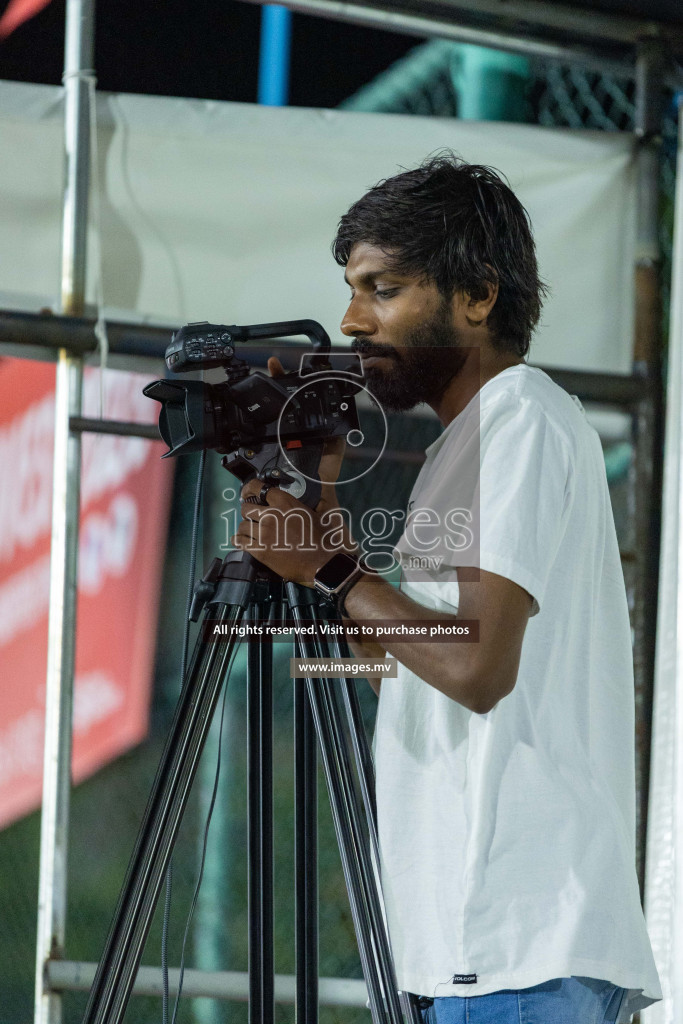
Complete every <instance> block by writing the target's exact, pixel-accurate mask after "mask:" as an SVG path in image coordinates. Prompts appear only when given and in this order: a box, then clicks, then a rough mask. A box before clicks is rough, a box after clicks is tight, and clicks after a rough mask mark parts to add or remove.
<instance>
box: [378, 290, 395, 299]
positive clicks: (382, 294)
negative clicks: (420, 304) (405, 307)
mask: <svg viewBox="0 0 683 1024" xmlns="http://www.w3.org/2000/svg"><path fill="white" fill-rule="evenodd" d="M397 291H398V288H376V289H375V295H376V296H377V297H378V298H380V299H390V298H391V296H392V295H396V293H397Z"/></svg>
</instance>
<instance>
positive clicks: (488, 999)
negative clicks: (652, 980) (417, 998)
mask: <svg viewBox="0 0 683 1024" xmlns="http://www.w3.org/2000/svg"><path fill="white" fill-rule="evenodd" d="M623 995H624V989H623V988H618V987H617V986H616V985H612V984H611V983H610V982H608V981H594V980H593V979H592V978H557V979H555V980H554V981H546V982H544V983H543V984H542V985H536V986H535V987H534V988H524V989H519V991H517V990H514V991H513V990H511V989H510V990H505V991H502V992H491V993H490V994H489V995H484V996H466V997H462V998H461V997H460V996H444V997H442V998H436V999H434V1001H433V1002H432V1003H431V1005H426V1006H425V1007H424V1009H423V1010H422V1020H423V1021H424V1024H608V1022H612V1021H616V1019H617V1016H618V1014H619V1008H620V1006H621V1003H622V998H623ZM426 1002H427V1000H424V999H423V1000H422V1003H423V1004H425V1003H426Z"/></svg>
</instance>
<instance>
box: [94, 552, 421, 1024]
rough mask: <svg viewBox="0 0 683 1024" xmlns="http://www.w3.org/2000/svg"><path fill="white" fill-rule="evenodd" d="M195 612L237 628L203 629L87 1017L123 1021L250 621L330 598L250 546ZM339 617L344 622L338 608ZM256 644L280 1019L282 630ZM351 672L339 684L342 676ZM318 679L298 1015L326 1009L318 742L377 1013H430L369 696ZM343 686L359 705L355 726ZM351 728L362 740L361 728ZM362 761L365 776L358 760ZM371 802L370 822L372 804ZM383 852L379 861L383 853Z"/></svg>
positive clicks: (253, 934)
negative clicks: (276, 898) (386, 887)
mask: <svg viewBox="0 0 683 1024" xmlns="http://www.w3.org/2000/svg"><path fill="white" fill-rule="evenodd" d="M197 590H198V594H197V600H196V602H195V607H194V610H193V611H194V616H195V618H196V617H197V615H198V614H199V611H200V609H201V607H202V606H205V616H206V617H205V621H204V623H203V627H204V629H206V628H207V621H211V622H212V623H216V624H218V625H219V626H220V627H222V628H223V629H224V630H225V632H224V633H221V634H220V637H221V638H220V639H218V640H216V641H208V640H207V639H206V638H205V636H203V635H202V634H200V636H199V638H198V640H197V644H196V646H195V649H194V652H193V655H192V660H191V662H190V666H189V669H188V672H187V676H186V678H185V681H184V683H183V687H182V691H181V694H180V698H179V701H178V705H177V708H176V712H175V716H174V719H173V724H172V726H171V731H170V734H169V736H168V739H167V742H166V747H165V749H164V753H163V755H162V758H161V762H160V764H159V768H158V770H157V774H156V778H155V781H154V785H153V787H152V792H151V794H150V797H149V801H148V804H147V808H146V810H145V814H144V818H143V821H142V825H141V827H140V831H139V833H138V837H137V840H136V843H135V847H134V850H133V854H132V857H131V861H130V864H129V866H128V871H127V874H126V878H125V881H124V884H123V887H122V889H121V893H120V896H119V901H118V905H117V908H116V911H115V914H114V918H113V921H112V924H111V927H110V930H109V935H108V938H107V941H106V944H105V948H104V951H103V954H102V957H101V959H100V962H99V965H98V968H97V973H96V975H95V980H94V982H93V985H92V988H91V991H90V997H89V1000H88V1004H87V1007H86V1011H85V1016H84V1018H83V1024H120V1022H121V1020H122V1019H123V1016H124V1014H125V1011H126V1007H127V1004H128V999H129V997H130V994H131V991H132V987H133V982H134V980H135V975H136V973H137V969H138V966H139V963H140V959H141V956H142V952H143V949H144V944H145V940H146V938H147V934H148V932H149V928H150V925H151V921H152V917H153V914H154V910H155V907H156V904H157V900H158V897H159V892H160V889H161V885H162V882H163V879H164V876H165V874H166V870H167V868H168V864H169V861H170V858H171V854H172V851H173V846H174V844H175V840H176V837H177V834H178V829H179V827H180V823H181V820H182V816H183V813H184V810H185V807H186V804H187V800H188V798H189V794H190V789H191V786H192V782H193V779H194V776H195V773H196V769H197V765H198V762H199V758H200V755H201V752H202V750H203V748H204V744H205V741H206V737H207V735H208V732H209V728H210V725H211V720H212V717H213V714H214V711H215V708H216V705H217V702H218V698H219V695H220V691H221V688H222V686H223V683H224V679H225V676H226V674H227V671H228V668H229V666H230V663H231V659H232V654H233V651H234V649H235V646H236V644H237V642H238V634H237V632H236V627H237V626H239V624H240V622H241V621H242V619H243V618H244V616H245V614H246V613H247V612H248V613H249V616H250V618H249V621H251V622H267V621H268V618H269V614H270V609H271V608H272V607H273V606H274V605H275V606H279V607H282V599H283V594H284V598H285V603H286V605H287V606H288V607H289V609H290V611H291V615H292V618H293V621H294V623H295V625H298V626H303V625H305V624H307V623H313V624H317V625H321V624H322V623H323V622H325V616H324V614H323V612H322V610H321V607H320V605H319V602H318V596H317V595H316V594H315V593H314V592H313V591H311V590H310V589H308V588H306V587H301V586H298V585H297V584H293V583H283V581H282V580H281V579H280V578H279V577H278V576H277V575H276V574H274V573H272V572H271V571H270V570H268V569H266V568H265V567H264V566H263V565H261V564H260V563H259V562H257V561H256V559H254V558H252V556H250V555H249V554H248V553H246V552H242V551H231V552H230V553H229V554H228V555H227V557H226V558H225V559H223V561H222V562H221V561H220V560H219V559H214V560H213V562H212V563H211V566H210V567H209V570H208V572H207V573H206V574H205V576H204V578H203V580H202V581H201V582H200V583H199V584H198V587H197ZM337 621H338V620H337ZM255 640H256V638H253V639H251V640H250V642H249V649H248V669H247V685H248V693H249V779H250V785H249V798H248V805H249V879H250V880H249V903H250V906H249V910H250V913H249V919H250V920H249V989H250V1003H249V1007H250V1008H249V1020H250V1022H251V1024H273V1021H274V998H273V987H274V981H273V978H274V974H273V971H274V968H273V934H272V879H273V851H272V843H273V835H272V759H271V755H272V647H271V644H272V640H266V641H264V640H263V638H261V637H258V639H257V640H256V642H254V641H255ZM330 649H332V651H333V656H335V657H339V656H348V651H345V650H344V647H342V645H341V644H340V643H339V641H338V640H335V641H333V643H332V645H331V647H330V646H329V645H328V642H327V640H326V638H325V637H324V636H323V635H322V634H321V632H320V630H318V632H317V635H308V634H306V633H304V632H299V635H298V638H297V641H296V650H297V653H298V654H299V655H300V656H301V657H305V658H311V659H320V658H323V657H327V656H328V655H329V651H330ZM337 684H338V685H337ZM337 684H336V683H335V681H333V680H331V679H322V678H310V679H306V680H305V690H304V688H303V686H300V685H299V686H297V688H296V705H295V714H296V723H297V729H296V751H295V763H296V769H295V773H296V774H295V787H296V797H297V799H296V810H295V817H296V837H297V854H296V860H297V863H296V868H297V886H296V893H297V918H296V934H297V946H296V971H297V996H296V1019H297V1020H298V1021H301V1022H302V1024H303V1022H305V1024H317V1021H318V998H317V980H318V978H317V976H318V952H317V948H318V938H317V899H315V898H314V896H317V886H316V873H317V864H316V844H317V838H316V828H317V826H316V789H315V762H316V759H315V741H314V734H313V727H314V728H315V732H316V733H317V736H318V742H319V744H320V750H321V755H322V761H323V767H324V771H325V775H326V780H327V786H328V790H329V795H330V803H331V807H332V816H333V820H334V825H335V831H336V835H337V840H338V843H339V848H340V853H341V859H342V866H343V870H344V876H345V880H346V885H347V889H348V893H349V901H350V904H351V910H352V916H353V920H354V925H355V929H356V936H357V940H358V946H359V952H360V957H361V963H362V966H363V973H364V975H365V980H366V984H367V986H368V993H369V996H370V1009H371V1014H372V1020H373V1024H402V1022H403V1019H404V1018H403V1015H402V1012H401V1005H403V1008H404V1012H405V1015H406V1016H405V1019H406V1020H407V1021H408V1022H409V1024H420V1021H421V1016H420V1011H419V1009H418V1006H417V999H416V997H415V996H412V995H408V994H406V993H403V994H401V995H400V996H399V993H398V990H397V983H396V976H395V972H394V966H393V960H392V957H391V950H390V946H389V938H388V935H387V931H386V925H385V920H384V913H383V906H382V899H381V895H380V890H379V884H378V880H377V875H376V868H377V865H378V864H379V860H378V851H377V836H376V822H375V813H374V798H373V792H374V778H373V774H372V756H371V754H370V750H369V746H368V741H367V737H366V735H365V732H364V730H363V726H362V722H361V717H360V709H359V706H358V697H357V694H356V691H355V687H354V685H353V682H352V681H351V680H348V679H347V680H338V681H337ZM340 698H343V703H344V705H345V710H346V725H344V720H343V716H342V711H341V702H340ZM349 737H350V740H349ZM352 756H353V759H354V760H355V766H356V771H355V776H356V777H354V772H353V769H352ZM361 803H363V804H364V807H365V819H366V821H365V823H364V822H363V815H362V812H361ZM373 858H374V864H373Z"/></svg>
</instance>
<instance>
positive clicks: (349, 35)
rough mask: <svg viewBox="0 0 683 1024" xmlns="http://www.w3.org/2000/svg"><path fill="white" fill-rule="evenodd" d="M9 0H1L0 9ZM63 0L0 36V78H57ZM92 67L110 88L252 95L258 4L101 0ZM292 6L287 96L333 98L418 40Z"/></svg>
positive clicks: (252, 98)
mask: <svg viewBox="0 0 683 1024" xmlns="http://www.w3.org/2000/svg"><path fill="white" fill-rule="evenodd" d="M6 6H7V0H0V11H2V10H4V8H5V7H6ZM65 6H66V5H65V0H52V3H50V4H49V6H48V7H47V8H46V9H45V10H44V11H41V13H40V14H38V15H36V17H34V18H32V19H31V20H30V21H27V22H25V23H24V24H23V25H22V26H21V27H20V28H18V29H17V30H16V31H15V32H14V33H13V35H11V36H10V37H9V38H8V39H6V40H5V41H4V42H2V43H0V78H4V79H10V80H14V81H22V82H40V83H44V84H48V85H58V84H60V82H61V77H62V70H63V50H64V21H65ZM95 18H96V35H95V72H96V75H97V87H98V89H101V90H103V91H107V92H135V93H148V94H156V95H161V96H187V97H192V98H197V99H214V100H232V101H237V102H242V103H251V102H256V89H257V75H258V51H259V33H260V22H261V10H260V8H259V7H257V6H255V5H253V4H247V3H239V2H237V0H196V2H194V3H192V2H188V0H163V2H159V0H156V2H151V0H100V2H99V3H98V4H97V6H96V12H95ZM422 41H423V40H420V39H413V38H410V37H408V36H399V35H392V34H389V33H387V32H380V31H377V30H375V29H368V28H362V27H358V26H355V25H348V24H343V23H341V22H331V21H328V20H324V19H322V18H313V17H310V16H308V15H301V14H295V15H294V16H293V19H292V49H291V75H290V100H289V102H290V104H292V105H294V106H311V107H335V106H337V104H338V103H340V102H341V101H342V100H343V99H345V98H346V97H347V96H350V95H351V94H352V93H354V92H355V91H356V89H358V88H359V87H360V86H361V85H364V84H365V83H366V82H369V81H370V80H371V79H372V78H374V76H375V75H376V74H377V73H378V72H380V71H383V70H384V69H385V68H387V67H388V66H389V65H390V64H391V63H392V62H393V61H395V60H397V59H398V58H399V57H401V56H403V54H405V53H407V51H408V50H410V49H411V48H412V47H413V46H415V45H416V44H418V43H420V42H422Z"/></svg>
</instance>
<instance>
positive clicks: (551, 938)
mask: <svg viewBox="0 0 683 1024" xmlns="http://www.w3.org/2000/svg"><path fill="white" fill-rule="evenodd" d="M334 254H335V258H336V259H337V261H338V262H339V263H340V264H341V265H343V266H345V268H346V272H345V277H346V281H347V283H348V284H349V286H350V288H351V302H350V305H349V308H348V310H347V313H346V315H345V317H344V320H343V322H342V331H343V332H344V333H345V334H346V335H347V336H349V337H352V338H353V339H354V340H353V348H354V349H355V350H356V351H357V352H359V353H360V355H361V358H362V361H363V366H364V371H365V374H366V378H367V383H368V387H369V389H370V390H371V391H372V393H373V394H374V395H375V397H376V398H377V399H378V401H379V402H381V403H382V404H384V405H385V406H386V407H387V408H389V409H393V410H409V409H411V408H413V407H414V406H415V405H417V404H418V403H427V404H428V405H430V406H431V407H432V409H433V410H434V411H435V412H436V414H437V415H438V417H439V419H440V421H441V423H442V424H443V427H444V431H443V433H442V434H441V436H440V437H439V438H438V439H437V441H435V442H434V444H432V445H431V446H430V447H429V449H428V450H427V453H426V462H425V464H424V466H423V468H422V470H421V471H420V474H419V476H418V479H417V481H416V484H415V486H414V488H413V493H412V495H411V501H410V504H409V512H410V514H409V517H408V519H407V521H406V529H405V532H404V535H403V537H402V538H401V541H400V542H399V544H398V545H397V549H396V552H397V555H398V556H399V557H401V559H402V563H403V565H404V566H405V567H406V568H405V569H404V572H403V576H402V581H401V586H400V589H399V590H397V589H395V588H393V587H392V586H390V585H389V583H387V582H386V581H385V580H384V579H383V578H382V577H381V576H379V575H377V574H373V573H369V572H367V571H364V567H363V565H362V562H359V561H358V560H357V559H356V558H353V557H351V556H350V555H348V554H344V553H342V552H341V551H339V552H330V551H329V549H328V550H325V548H324V545H323V543H322V537H323V532H324V531H323V527H322V524H321V522H320V515H319V513H320V511H321V509H322V508H329V507H330V505H334V504H336V495H335V494H334V489H333V487H332V486H331V485H328V486H327V487H326V490H325V492H324V496H323V502H324V504H323V505H321V506H319V508H318V509H317V510H316V512H315V513H313V514H312V515H311V530H312V535H313V541H312V543H311V544H309V545H308V547H307V550H299V551H294V552H292V551H286V550H281V549H277V548H276V546H275V538H276V534H277V531H276V530H275V528H274V525H273V515H272V510H273V509H275V510H279V512H280V513H281V514H282V515H286V514H287V513H289V512H290V511H292V510H297V513H298V512H301V511H303V506H301V505H300V504H299V503H298V502H296V501H295V500H294V499H293V498H291V497H290V496H289V495H287V494H284V493H283V492H281V491H278V490H277V489H271V490H269V491H268V493H267V496H266V500H267V503H268V506H269V508H268V509H259V508H258V507H257V506H253V505H245V506H244V512H245V516H246V517H247V518H246V519H245V520H244V521H243V523H242V524H241V525H240V528H239V531H238V534H237V536H236V537H235V543H236V544H237V545H239V546H242V547H245V548H250V547H251V548H253V545H254V543H255V542H258V544H259V545H260V547H259V549H258V554H257V557H258V558H259V559H260V560H261V561H263V562H264V563H265V564H266V565H268V566H270V567H271V568H272V569H274V570H275V571H276V572H278V573H279V574H280V575H281V576H283V577H285V578H287V579H293V580H295V581H297V582H300V583H303V584H306V585H309V586H316V587H317V588H318V589H320V590H323V591H326V590H327V591H329V590H330V589H332V590H334V591H335V596H336V599H337V602H338V607H339V609H340V611H341V612H342V613H343V615H345V616H346V617H347V618H348V619H350V620H352V621H355V622H360V623H362V624H363V625H364V626H365V627H366V629H367V627H368V624H370V626H371V627H372V624H373V623H375V626H374V627H372V628H375V629H376V628H378V625H379V624H380V622H381V621H382V620H393V621H396V620H399V621H400V620H413V621H415V620H420V621H423V622H425V623H433V622H434V621H435V620H436V619H438V622H439V624H440V625H441V626H442V627H443V628H447V627H448V626H449V625H450V626H456V625H457V624H459V623H468V624H471V623H476V624H478V637H477V642H475V643H471V642H467V643H447V642H443V641H442V642H427V643H409V642H406V641H405V640H401V639H396V640H394V639H392V638H389V639H386V640H383V642H382V644H381V645H380V644H379V643H377V642H373V640H372V635H370V638H369V640H367V641H366V642H365V643H364V644H363V645H362V647H359V648H358V653H362V654H363V655H364V656H366V657H367V656H372V655H381V654H383V653H384V651H387V652H388V653H389V654H390V655H392V656H393V657H395V658H396V659H397V660H398V663H399V674H398V678H397V679H395V680H394V679H385V680H384V681H383V682H382V684H381V688H380V686H379V684H376V688H377V690H378V692H379V696H380V701H379V707H378V715H377V724H376V732H375V756H376V770H377V807H378V824H379V835H380V852H381V871H382V888H383V893H384V898H385V902H386V908H387V917H388V922H389V931H390V936H391V941H392V947H393V953H394V958H395V962H396V970H397V976H398V982H399V985H400V987H401V988H402V989H404V990H405V991H410V992H413V993H415V994H417V995H419V996H420V997H421V1005H422V1006H423V1014H424V1019H425V1021H426V1022H429V1024H465V1022H471V1024H600V1022H603V1021H617V1020H618V1021H627V1020H630V1017H631V1014H632V1013H633V1012H634V1011H635V1010H638V1009H640V1008H642V1007H644V1006H646V1005H648V1004H650V1003H652V1002H653V1001H655V1000H656V999H658V998H661V992H660V990H659V983H658V979H657V972H656V969H655V967H654V962H653V959H652V953H651V950H650V945H649V940H648V937H647V933H646V930H645V923H644V919H643V915H642V911H641V908H640V900H639V892H638V885H637V880H636V872H635V849H634V846H635V844H634V832H635V823H634V789H635V786H634V754H633V748H634V710H633V674H632V662H631V639H630V627H629V619H628V610H627V605H626V596H625V591H624V583H623V575H622V572H621V565H620V559H619V551H618V546H617V540H616V535H615V530H614V523H613V519H612V514H611V508H610V500H609V493H608V489H607V482H606V478H605V469H604V462H603V458H602V450H601V446H600V442H599V439H598V437H597V434H596V433H595V431H594V430H593V429H592V428H591V427H590V426H589V425H588V423H587V421H586V418H585V414H584V412H583V409H582V408H581V406H580V404H579V403H578V401H576V400H574V399H572V398H570V397H569V396H568V395H567V394H566V393H565V392H564V391H562V390H561V389H560V388H558V387H557V386H556V385H554V384H553V383H552V381H551V380H550V379H549V378H548V377H547V376H546V375H545V374H544V373H542V372H541V371H540V370H537V369H533V368H531V367H530V366H528V364H527V363H526V361H525V356H526V354H527V352H528V349H529V343H530V339H531V334H532V332H533V329H534V327H535V326H536V323H537V321H538V318H539V315H540V309H541V301H542V297H543V292H544V286H543V285H542V283H541V281H540V279H539V276H538V271H537V265H536V255H535V248H534V242H533V237H532V233H531V229H530V224H529V220H528V216H527V214H526V211H525V210H524V208H523V207H522V206H521V204H520V203H519V201H518V199H517V198H516V197H515V195H514V194H513V192H512V191H511V190H510V188H509V187H508V186H507V185H506V184H505V183H504V182H503V181H502V179H501V178H500V177H499V176H498V175H497V174H496V173H495V172H494V171H492V170H491V169H490V168H486V167H481V166H477V165H468V164H465V163H463V162H462V161H460V160H459V159H457V158H455V157H451V156H448V155H447V156H439V157H436V158H434V159H431V160H429V161H427V162H426V163H425V164H423V165H422V166H421V167H419V168H417V169H416V170H413V171H407V172H405V173H403V174H399V175H397V176H395V177H393V178H389V179H388V180H386V181H384V182H381V183H380V184H379V185H377V186H376V187H375V188H373V189H371V190H370V192H368V193H367V194H366V195H365V196H363V197H362V198H361V199H360V200H359V201H358V202H357V203H355V204H354V205H353V206H352V207H351V209H350V210H349V211H348V213H347V214H346V215H345V216H344V217H342V220H341V222H340V225H339V230H338V234H337V237H336V239H335V243H334ZM273 369H274V370H275V371H276V372H279V368H278V367H277V366H274V367H273ZM259 489H260V484H258V483H257V482H254V483H251V484H249V485H247V486H246V487H245V488H244V492H243V493H244V495H245V496H247V495H251V494H256V493H258V492H259ZM456 514H457V515H460V516H461V517H464V519H461V521H465V522H467V523H468V526H469V529H470V535H471V543H467V544H464V545H463V544H457V543H454V540H453V537H454V534H453V533H452V532H449V530H448V524H449V523H452V522H453V517H454V516H455V515H456ZM420 550H422V551H429V552H430V554H431V555H432V562H431V563H430V564H431V565H433V566H436V568H433V569H432V570H430V571H428V572H424V571H422V572H421V573H420V574H418V575H415V574H414V573H413V574H411V571H410V568H409V567H410V565H411V554H412V553H414V552H415V551H420Z"/></svg>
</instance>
